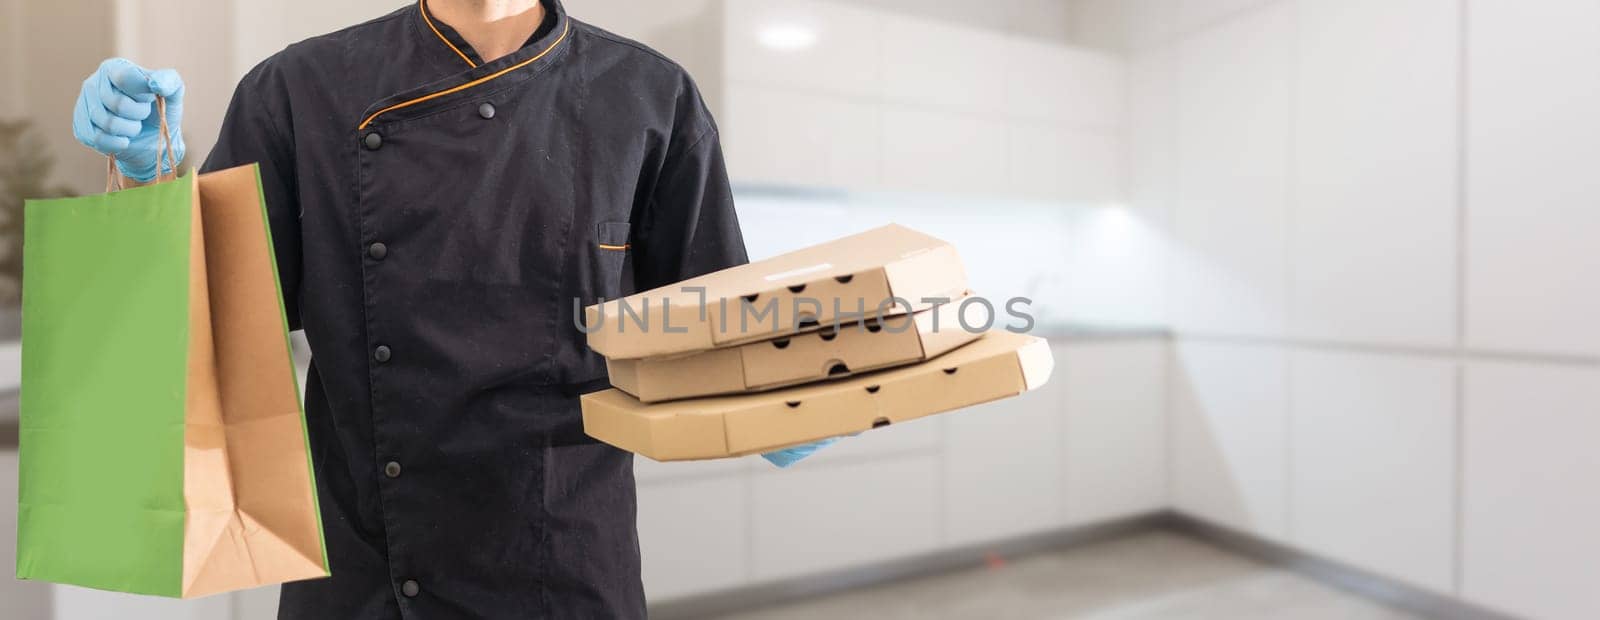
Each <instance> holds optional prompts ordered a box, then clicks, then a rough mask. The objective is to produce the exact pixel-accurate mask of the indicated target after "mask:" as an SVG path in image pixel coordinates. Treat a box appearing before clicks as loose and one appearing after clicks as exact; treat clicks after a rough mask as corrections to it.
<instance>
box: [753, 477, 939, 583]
mask: <svg viewBox="0 0 1600 620" xmlns="http://www.w3.org/2000/svg"><path fill="white" fill-rule="evenodd" d="M939 467H940V463H939V458H938V457H937V456H933V455H910V456H902V457H897V458H883V459H878V460H874V461H872V462H867V463H857V464H833V465H826V464H821V463H807V462H805V461H802V462H800V463H799V464H797V465H795V466H793V467H791V468H789V469H787V470H781V471H762V472H759V473H756V474H754V475H753V476H752V478H751V483H752V485H753V488H752V489H751V506H750V519H751V521H750V528H751V534H750V541H751V545H752V547H751V549H750V553H751V558H752V562H753V565H752V575H753V576H754V578H755V579H756V580H758V581H767V580H775V579H782V578H786V577H795V576H800V575H805V574H814V573H818V572H824V571H829V570H839V569H844V568H848V567H851V566H860V565H864V564H870V563H873V562H881V561H887V560H891V559H895V558H899V557H905V556H909V555H913V554H917V553H923V552H927V551H931V550H933V549H934V548H936V547H937V546H938V545H939V543H940V538H941V533H940V521H941V520H942V519H940V518H938V517H937V516H935V515H938V514H940V512H941V510H940V508H941V505H940V503H939V481H938V479H939Z"/></svg>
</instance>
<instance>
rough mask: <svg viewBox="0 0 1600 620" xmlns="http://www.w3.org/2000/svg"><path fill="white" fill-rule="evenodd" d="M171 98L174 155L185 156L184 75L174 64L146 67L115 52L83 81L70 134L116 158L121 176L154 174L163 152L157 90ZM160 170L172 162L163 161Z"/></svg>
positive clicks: (169, 125)
mask: <svg viewBox="0 0 1600 620" xmlns="http://www.w3.org/2000/svg"><path fill="white" fill-rule="evenodd" d="M157 95H160V96H161V97H165V98H166V100H167V129H168V131H169V132H170V133H171V137H172V161H173V163H176V162H180V161H183V155H184V152H185V148H184V144H183V132H182V131H181V130H180V129H179V127H180V123H181V121H182V120H183V79H182V78H180V77H178V72H177V71H173V70H172V69H162V70H160V71H148V70H146V69H144V68H143V67H140V66H139V65H136V64H133V63H132V62H131V61H129V60H127V59H125V58H112V59H110V60H107V61H105V62H103V63H100V68H99V69H98V70H96V71H95V72H94V74H93V75H90V76H89V79H86V80H84V81H83V90H82V91H80V92H79V93H78V104H77V107H76V109H74V110H73V112H72V135H73V136H74V137H76V138H77V139H78V142H82V143H83V145H84V146H87V147H89V148H91V149H94V150H96V151H99V152H100V153H101V154H102V155H109V156H112V157H115V158H117V168H118V169H119V170H121V171H122V176H125V177H128V178H130V179H133V180H134V181H138V182H140V183H149V182H150V181H153V180H155V178H156V165H157V163H158V162H157V161H156V160H157V159H160V158H161V153H160V151H161V140H160V135H159V134H160V133H161V130H160V127H161V119H160V118H158V117H157V116H156V114H155V108H156V104H155V100H156V96H157ZM160 165H161V173H162V174H170V173H171V172H172V165H170V164H168V163H167V162H160Z"/></svg>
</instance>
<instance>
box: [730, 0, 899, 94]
mask: <svg viewBox="0 0 1600 620" xmlns="http://www.w3.org/2000/svg"><path fill="white" fill-rule="evenodd" d="M722 5H723V7H724V8H723V24H722V47H723V50H722V57H723V63H724V65H725V67H726V71H727V75H728V78H729V79H731V80H733V81H736V82H744V83H752V84H761V85H764V86H770V87H775V88H781V89H785V90H788V91H799V92H814V93H818V94H822V93H827V94H833V95H842V96H846V97H856V98H872V97H876V96H877V94H878V92H879V88H880V84H881V83H882V81H883V77H884V68H883V67H884V65H883V54H882V52H881V49H882V41H881V40H882V38H883V34H884V33H883V21H884V16H883V13H881V12H879V11H874V10H871V9H864V8H859V7H857V6H856V5H854V4H852V3H848V2H820V1H816V0H800V1H794V0H727V1H725V2H722Z"/></svg>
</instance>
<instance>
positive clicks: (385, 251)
mask: <svg viewBox="0 0 1600 620" xmlns="http://www.w3.org/2000/svg"><path fill="white" fill-rule="evenodd" d="M388 255H389V246H387V245H384V244H383V243H382V242H379V243H374V244H372V245H369V246H367V256H371V257H372V260H383V257H385V256H388Z"/></svg>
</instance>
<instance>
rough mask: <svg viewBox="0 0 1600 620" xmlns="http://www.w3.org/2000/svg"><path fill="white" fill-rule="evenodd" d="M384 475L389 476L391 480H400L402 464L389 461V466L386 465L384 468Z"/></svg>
mask: <svg viewBox="0 0 1600 620" xmlns="http://www.w3.org/2000/svg"><path fill="white" fill-rule="evenodd" d="M383 475H385V476H388V477H390V478H399V477H400V464H399V463H396V462H394V461H389V462H388V463H387V464H385V465H384V466H383Z"/></svg>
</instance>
